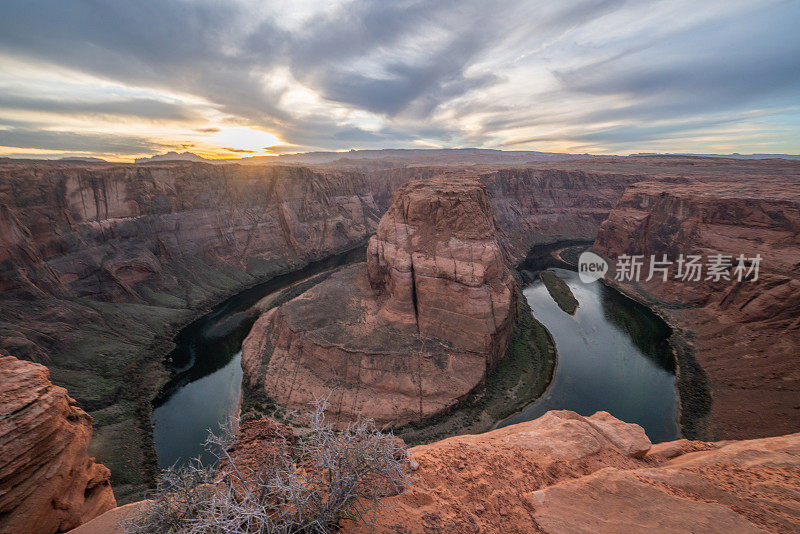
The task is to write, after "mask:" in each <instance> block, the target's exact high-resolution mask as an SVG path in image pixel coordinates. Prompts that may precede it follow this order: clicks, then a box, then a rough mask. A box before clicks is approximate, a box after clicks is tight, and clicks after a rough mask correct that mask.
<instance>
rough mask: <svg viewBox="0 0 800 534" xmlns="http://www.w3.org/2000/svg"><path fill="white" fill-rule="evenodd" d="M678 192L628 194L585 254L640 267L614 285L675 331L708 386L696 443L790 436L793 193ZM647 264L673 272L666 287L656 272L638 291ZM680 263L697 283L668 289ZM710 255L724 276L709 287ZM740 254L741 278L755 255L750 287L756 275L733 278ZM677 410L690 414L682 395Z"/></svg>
mask: <svg viewBox="0 0 800 534" xmlns="http://www.w3.org/2000/svg"><path fill="white" fill-rule="evenodd" d="M684 182H685V183H679V184H665V183H653V182H644V183H639V184H636V185H634V186H632V187H630V188H629V189H628V190H627V191H626V192H625V194H624V195H623V197H622V199H621V200H620V202H619V204H618V205H617V207H616V208H615V209H614V211H612V212H611V214H610V216H609V218H608V220H607V221H606V222H604V223H603V225H602V226H601V228H600V232H599V234H598V237H597V241H596V243H595V248H596V249H597V250H598V251H599V252H601V253H602V254H604V255H606V256H608V257H610V258H611V259H617V258H619V257H620V256H622V255H623V254H626V255H628V256H631V255H641V256H644V267H643V270H642V276H641V278H640V281H639V282H638V283H637V282H636V281H635V280H634V281H628V280H623V281H620V282H615V283H617V284H618V285H619V286H620V287H621V289H623V291H626V292H629V293H631V294H632V295H634V296H635V297H636V298H638V299H639V300H643V301H645V302H648V303H649V304H650V305H651V306H652V307H654V308H655V309H656V310H658V311H659V312H660V313H661V314H662V315H663V316H664V317H665V318H666V319H667V320H668V322H670V323H671V324H673V326H676V327H677V329H678V330H679V331H682V332H684V336H683V339H684V341H686V342H687V343H689V344H690V348H691V349H692V350H693V352H694V355H695V357H696V359H697V361H698V362H699V364H700V366H701V367H702V369H703V370H704V371H705V373H706V374H707V375H708V379H709V381H710V387H711V391H710V393H711V400H712V402H711V407H710V413H709V415H708V419H707V420H706V421H704V423H705V425H703V424H702V423H703V422H701V424H696V425H694V426H695V427H696V428H697V431H698V433H699V434H698V435H706V436H708V437H711V438H714V439H734V438H743V437H751V436H765V435H776V434H782V433H787V432H791V431H796V430H797V429H798V421H800V371H798V367H797V350H798V347H800V182H799V181H797V180H796V179H792V178H780V177H773V178H759V179H758V180H751V181H737V182H734V181H719V180H692V181H684ZM651 255H654V256H655V257H656V258H657V259H659V260H662V259H663V258H664V256H665V255H666V258H667V261H672V262H674V263H673V264H672V265H667V267H668V269H669V271H668V273H667V279H666V281H664V279H663V274H662V273H661V272H656V273H655V275H654V276H653V279H652V280H650V281H646V278H647V277H648V274H649V273H648V270H647V269H648V265H649V264H650V256H651ZM681 255H683V256H684V259H687V260H688V259H689V257H690V256H699V257H700V258H701V259H700V261H699V263H700V264H701V267H702V269H703V271H702V274H701V275H700V276H699V279H697V280H695V278H696V276H694V275H692V276H689V277H688V278H687V279H683V277H680V278H676V277H677V276H678V275H679V273H678V265H677V262H678V259H679V258H680V257H681ZM718 255H723V256H725V257H727V260H726V263H728V264H730V265H728V266H726V267H724V268H723V269H722V271H723V273H722V274H721V275H719V276H715V275H714V274H713V271H709V264H710V263H714V261H715V260H714V257H716V256H718ZM739 255H743V256H744V258H745V261H744V264H743V266H744V267H745V269H744V271H742V274H744V275H747V273H748V272H750V271H751V268H752V267H753V265H752V264H753V262H752V258H755V257H757V256H760V258H761V260H760V264H759V265H758V278H757V280H754V279H753V278H754V277H755V274H756V273H755V271H752V272H750V274H749V275H748V276H746V277H744V278H743V279H742V280H740V279H739V273H737V270H736V269H737V266H738V259H737V258H738V256H739ZM617 267H618V268H619V265H617ZM614 272H615V269H614V268H613V267H612V271H611V273H612V276H613V275H614ZM687 272H688V268H686V267H685V268H684V274H686V273H687ZM680 374H684V375H685V373H679V375H680ZM679 380H680V377H679ZM682 403H683V404H684V411H686V410H687V409H692V408H693V407H692V406H691V403H692V399H691V398H690V397H687V398H685V399H684V398H683V396H682ZM706 409H707V408H706Z"/></svg>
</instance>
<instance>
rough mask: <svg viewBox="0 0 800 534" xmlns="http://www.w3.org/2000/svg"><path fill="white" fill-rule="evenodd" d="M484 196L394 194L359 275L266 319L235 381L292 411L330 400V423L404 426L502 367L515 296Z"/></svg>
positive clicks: (415, 190)
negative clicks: (361, 419)
mask: <svg viewBox="0 0 800 534" xmlns="http://www.w3.org/2000/svg"><path fill="white" fill-rule="evenodd" d="M495 234H496V232H495V228H494V219H493V217H492V213H491V209H490V207H489V203H488V199H487V196H486V192H485V189H484V188H483V187H482V186H481V185H480V183H478V182H477V181H475V180H474V179H461V178H450V177H440V178H434V179H431V180H429V181H425V182H412V183H409V184H407V185H406V186H404V187H403V188H401V189H400V191H399V192H398V194H397V196H396V198H395V201H394V203H393V205H392V207H391V208H390V210H389V212H388V213H387V214H386V215H385V216H384V217H383V219H382V220H381V224H380V227H379V230H378V234H377V236H376V237H375V238H374V239H373V240H372V241H371V244H370V246H369V252H368V262H367V264H366V265H364V264H359V265H355V266H352V267H349V268H346V269H343V270H341V271H340V272H338V273H336V274H334V275H333V276H331V277H330V278H329V279H328V280H326V281H325V282H323V283H321V284H319V285H318V286H316V287H314V288H313V289H311V290H309V291H307V292H306V293H304V294H303V295H301V296H299V297H298V298H296V299H294V300H292V301H291V302H289V303H287V304H285V305H283V306H281V307H280V308H277V309H273V310H271V311H269V312H268V313H267V314H265V315H264V316H262V317H261V318H260V319H259V320H258V321H257V322H256V324H255V325H254V327H253V329H252V331H251V333H250V335H249V336H248V338H247V339H246V340H245V342H244V345H243V347H242V366H243V368H244V370H245V380H247V381H248V383H249V385H250V386H251V387H253V388H256V389H259V390H262V391H263V392H264V393H265V394H266V395H267V396H268V397H270V398H271V399H274V400H275V401H277V402H278V403H279V404H281V405H283V406H285V407H287V408H289V409H293V410H298V411H301V412H304V411H307V410H308V403H309V402H310V401H311V400H313V399H314V396H315V395H317V396H319V395H325V394H326V393H327V392H328V391H331V390H333V398H332V402H331V415H332V416H333V417H335V418H339V419H340V420H341V421H342V422H347V421H350V420H352V419H354V418H355V417H357V416H358V415H363V416H368V417H372V418H374V419H375V420H376V421H377V422H379V423H381V424H383V423H389V424H395V425H397V424H404V423H407V422H409V421H420V420H424V419H427V418H429V417H432V416H434V415H437V414H439V413H441V412H443V411H444V410H446V409H448V408H449V407H451V406H453V405H454V404H455V403H456V402H458V401H459V400H461V399H463V398H465V397H466V396H467V395H468V394H469V393H470V392H471V391H472V390H473V389H474V388H475V387H476V386H478V385H480V384H481V383H482V382H483V380H484V379H485V377H486V374H487V373H488V372H489V371H490V370H491V369H492V368H493V367H494V366H495V365H496V363H497V362H498V361H499V359H500V358H501V357H502V355H503V353H504V351H505V348H506V344H507V343H508V338H509V336H510V333H511V330H512V327H513V322H514V314H515V311H516V298H517V293H516V287H515V283H514V281H513V278H512V277H511V275H510V273H509V271H508V268H507V267H506V265H505V263H504V259H503V257H502V253H501V252H500V246H499V244H498V242H497V239H496V237H495Z"/></svg>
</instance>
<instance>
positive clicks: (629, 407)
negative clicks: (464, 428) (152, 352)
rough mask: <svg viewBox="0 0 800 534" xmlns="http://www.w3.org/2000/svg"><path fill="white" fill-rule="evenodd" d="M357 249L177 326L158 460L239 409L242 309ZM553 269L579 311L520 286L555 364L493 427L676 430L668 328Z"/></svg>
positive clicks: (160, 408)
mask: <svg viewBox="0 0 800 534" xmlns="http://www.w3.org/2000/svg"><path fill="white" fill-rule="evenodd" d="M363 256H364V253H363V249H358V250H355V251H351V252H350V253H346V254H342V255H339V256H336V257H334V258H331V259H329V260H325V261H321V262H316V263H313V264H311V265H309V266H308V267H306V268H304V269H301V270H299V271H296V272H294V273H291V274H288V275H284V276H280V277H277V278H274V279H273V280H271V281H269V282H267V283H265V284H261V285H258V286H255V287H253V288H250V289H248V290H246V291H244V292H242V293H239V294H238V295H235V296H234V297H231V298H230V299H228V300H226V301H225V302H223V303H222V304H220V305H219V306H217V307H216V308H214V310H212V311H211V312H210V313H209V314H207V315H205V316H203V317H201V318H200V319H198V320H196V321H195V322H193V323H191V324H190V325H189V326H187V327H186V328H184V329H183V330H181V332H180V334H179V335H178V336H177V337H176V339H175V342H176V345H177V346H176V348H175V350H174V351H173V352H172V353H171V354H170V355H169V357H168V359H167V362H168V366H169V367H170V369H171V370H172V372H173V378H172V380H171V381H170V382H169V383H168V384H167V385H166V386H165V387H164V388H163V389H162V391H161V392H160V393H159V395H158V397H157V398H156V400H155V401H154V410H153V416H152V423H153V438H154V442H155V449H156V455H157V457H158V465H159V467H161V468H164V467H168V466H170V465H173V464H176V463H177V464H183V463H185V462H186V461H188V460H189V459H190V458H195V457H198V456H199V457H200V458H201V459H203V460H204V461H209V460H212V459H213V456H212V455H211V454H210V453H209V452H208V451H206V450H205V449H204V447H203V442H204V441H205V438H206V436H207V435H208V431H209V430H213V431H218V430H219V428H220V423H223V422H225V421H226V420H227V419H228V418H230V417H231V416H235V415H236V414H237V413H238V409H239V402H240V396H241V381H242V370H241V365H240V362H241V344H242V341H243V340H244V337H245V336H246V335H247V332H248V331H249V329H250V327H251V326H252V324H253V321H254V319H255V317H254V316H253V315H252V314H250V313H247V310H248V309H249V308H250V307H252V306H253V304H255V303H256V302H258V301H259V300H260V299H262V298H264V297H266V296H269V295H272V294H276V293H278V292H279V291H282V290H284V289H285V288H287V287H289V286H291V285H293V284H296V283H297V282H299V281H302V280H305V279H308V278H309V277H312V276H314V275H315V274H318V273H322V272H325V271H328V270H330V269H332V268H335V267H336V266H338V265H344V264H347V263H352V262H354V261H358V260H360V259H362V258H363ZM553 270H554V271H555V272H556V273H557V274H558V276H560V277H561V278H562V279H564V280H565V281H566V282H567V284H568V285H569V287H570V289H571V290H572V292H573V294H574V296H575V298H576V299H577V300H578V302H579V306H578V309H577V311H576V312H575V314H574V316H570V315H569V314H567V313H565V312H563V311H562V310H561V309H560V308H559V307H558V305H557V304H556V303H555V302H554V301H553V299H552V298H551V297H550V294H549V293H548V292H547V289H546V288H545V287H544V285H543V284H542V283H541V281H538V280H537V281H534V282H533V283H531V284H530V285H528V286H527V287H526V288H525V289H524V291H523V293H524V295H525V297H526V298H527V300H528V302H529V303H530V306H531V309H532V310H533V313H534V316H535V317H536V318H537V319H538V320H539V321H540V322H541V323H543V324H544V325H545V326H546V327H547V329H548V330H549V331H550V332H551V334H552V335H553V338H554V340H555V343H556V349H557V351H558V363H557V366H556V370H555V373H554V375H553V380H552V381H551V384H550V386H549V387H548V389H547V391H546V392H545V394H544V395H543V396H542V397H540V398H539V399H538V400H537V401H535V402H534V403H532V404H530V405H528V406H527V407H526V408H525V409H523V410H522V411H521V412H520V413H518V414H516V415H513V416H511V417H510V418H508V419H506V420H505V421H503V423H502V424H501V425H500V426H505V425H508V424H512V423H518V422H521V421H528V420H531V419H534V418H536V417H539V416H540V415H542V414H544V413H545V412H546V411H547V410H555V409H569V410H574V411H576V412H578V413H580V414H583V415H591V414H593V413H594V412H596V411H598V410H605V411H608V412H610V413H611V414H613V415H614V416H616V417H618V418H620V419H622V420H624V421H628V422H633V423H638V424H640V425H642V426H643V427H644V428H645V430H646V431H647V435H648V436H649V437H650V439H651V440H653V441H654V442H659V441H666V440H671V439H675V438H677V437H679V435H680V433H679V430H678V423H677V420H678V400H677V394H676V391H675V369H674V363H673V362H674V360H673V357H672V353H671V351H670V348H669V344H668V343H667V337H668V336H669V329H668V328H667V326H666V325H665V324H664V323H663V322H662V321H661V320H660V319H659V318H658V317H656V316H655V315H653V314H652V313H650V312H649V310H647V309H646V308H645V307H644V306H641V305H640V304H638V303H636V302H634V301H632V300H630V299H627V298H626V297H623V296H622V295H620V294H619V293H618V292H616V291H615V290H613V289H610V288H608V287H606V286H604V285H603V284H601V283H599V282H594V283H592V284H584V283H582V282H580V280H579V279H578V277H577V274H576V273H574V272H572V271H568V270H564V269H553Z"/></svg>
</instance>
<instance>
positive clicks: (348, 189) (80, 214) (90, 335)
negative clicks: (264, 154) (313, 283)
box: [0, 162, 379, 500]
mask: <svg viewBox="0 0 800 534" xmlns="http://www.w3.org/2000/svg"><path fill="white" fill-rule="evenodd" d="M378 219H379V208H378V207H377V206H376V205H375V203H374V201H373V199H372V197H371V194H370V193H369V187H368V186H367V184H366V182H365V176H364V175H362V174H355V173H348V172H335V171H330V172H326V173H319V172H313V171H310V170H308V169H303V168H293V167H278V166H274V167H263V166H262V167H256V166H247V167H245V166H239V165H207V164H201V163H177V162H176V163H158V164H146V165H119V164H116V165H115V164H93V165H86V164H75V163H65V162H59V163H36V164H34V163H4V164H0V309H2V313H0V350H5V351H8V352H10V353H13V354H15V355H17V356H18V357H20V358H24V359H28V360H33V361H37V362H41V363H45V364H46V365H47V366H48V368H49V369H50V372H51V377H52V379H53V381H54V382H55V383H57V384H59V385H63V386H66V387H67V388H68V389H69V391H70V393H71V394H72V395H74V396H75V398H76V399H77V400H78V402H79V404H80V406H81V407H83V408H84V409H86V410H87V411H89V412H90V413H91V414H92V415H93V416H94V417H95V421H96V423H95V424H96V426H97V428H96V429H95V435H96V436H97V437H98V438H99V439H98V444H99V446H100V448H99V449H98V451H97V453H98V456H100V458H101V459H102V461H103V462H104V463H105V464H106V465H108V466H109V467H110V468H111V469H112V473H113V474H114V477H115V479H117V478H118V479H119V481H120V483H119V484H117V480H115V490H116V491H117V495H118V497H120V498H121V499H123V500H124V499H125V498H126V495H127V494H129V493H137V492H138V491H139V490H140V489H141V488H142V487H143V485H144V484H146V483H148V478H149V477H151V476H152V471H151V470H152V468H153V467H154V466H153V464H152V444H151V443H150V441H149V438H148V435H149V432H150V428H149V420H148V419H149V417H148V414H149V412H150V400H151V398H152V397H153V396H155V393H156V390H157V388H158V387H159V385H160V383H161V381H162V377H163V376H164V375H165V373H166V371H165V369H164V368H163V365H162V359H161V356H162V355H163V354H164V353H165V352H167V351H168V349H169V339H170V338H171V337H172V335H173V333H174V330H173V329H174V327H175V326H180V325H181V324H185V323H186V322H188V321H189V320H190V319H192V318H193V317H194V316H195V315H196V314H197V313H198V312H199V311H200V310H202V309H204V308H205V307H206V306H208V305H210V304H214V303H216V302H218V301H220V300H222V299H223V298H225V297H228V296H230V295H231V294H232V293H235V292H236V291H238V290H241V289H242V288H244V287H247V286H250V285H253V284H255V283H256V282H259V281H263V280H266V279H268V278H269V277H271V276H273V275H275V274H278V273H282V272H286V271H288V270H292V269H294V268H298V267H300V266H302V265H303V264H304V263H306V262H308V261H311V260H315V259H320V258H323V257H327V256H329V255H331V254H333V253H335V252H337V251H340V250H343V249H347V248H352V247H354V246H356V245H358V244H360V243H363V242H365V241H366V239H367V237H368V236H369V235H370V234H371V233H372V232H374V230H375V228H376V226H377V223H378ZM154 349H155V350H154ZM131 377H135V380H133V381H131V380H130V379H131ZM132 384H135V386H133V385H132ZM137 414H138V420H137ZM123 448H125V450H123ZM148 465H150V467H148ZM149 470H150V471H149ZM148 472H150V473H151V475H148V474H147V473H148Z"/></svg>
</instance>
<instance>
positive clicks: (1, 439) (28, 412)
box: [0, 356, 116, 534]
mask: <svg viewBox="0 0 800 534" xmlns="http://www.w3.org/2000/svg"><path fill="white" fill-rule="evenodd" d="M0 413H1V414H2V416H1V417H0V451H2V454H1V455H0V532H2V533H4V534H6V533H7V534H12V533H21V532H25V533H30V534H39V533H41V534H52V533H54V532H66V531H68V530H70V529H72V528H74V527H76V526H78V525H79V524H81V523H83V522H86V521H89V520H90V519H92V518H94V517H96V516H98V515H100V514H102V513H103V512H105V511H107V510H109V509H111V508H113V507H115V506H116V502H115V501H114V494H113V492H112V491H111V485H110V484H109V476H110V472H109V470H108V469H107V468H106V467H105V466H103V465H100V464H96V463H94V461H93V459H92V458H89V457H88V456H87V454H86V450H87V447H88V445H89V439H90V438H91V436H92V418H91V417H89V416H88V415H87V414H86V412H84V411H83V410H81V409H80V408H78V407H77V406H75V401H74V400H72V399H71V398H70V397H69V396H67V392H66V390H65V389H63V388H60V387H57V386H54V385H52V384H51V383H50V381H49V380H48V372H47V369H46V368H45V367H44V366H42V365H39V364H35V363H31V362H26V361H22V360H18V359H16V358H13V357H11V356H0Z"/></svg>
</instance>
